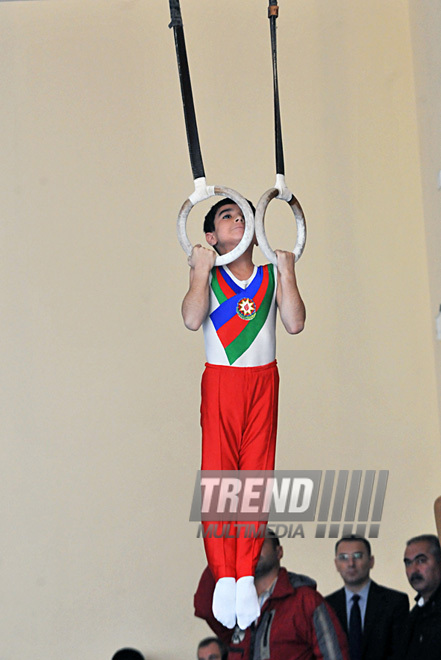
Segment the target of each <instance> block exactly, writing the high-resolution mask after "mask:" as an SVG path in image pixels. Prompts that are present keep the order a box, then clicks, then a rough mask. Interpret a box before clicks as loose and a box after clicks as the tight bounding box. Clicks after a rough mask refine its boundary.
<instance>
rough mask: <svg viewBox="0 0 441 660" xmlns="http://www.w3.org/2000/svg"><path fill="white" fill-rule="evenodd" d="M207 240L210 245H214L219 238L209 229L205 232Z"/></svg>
mask: <svg viewBox="0 0 441 660" xmlns="http://www.w3.org/2000/svg"><path fill="white" fill-rule="evenodd" d="M205 240H206V241H207V243H208V245H211V247H214V246H215V245H216V243H217V238H216V236H215V235H214V232H212V231H208V232H207V233H206V234H205Z"/></svg>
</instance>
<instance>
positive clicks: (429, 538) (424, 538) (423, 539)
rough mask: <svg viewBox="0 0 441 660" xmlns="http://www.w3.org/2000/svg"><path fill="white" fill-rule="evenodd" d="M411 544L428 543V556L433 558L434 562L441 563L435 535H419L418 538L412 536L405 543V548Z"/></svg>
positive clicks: (440, 547)
mask: <svg viewBox="0 0 441 660" xmlns="http://www.w3.org/2000/svg"><path fill="white" fill-rule="evenodd" d="M411 543H429V545H430V550H429V552H430V554H431V555H433V556H434V557H435V559H436V561H439V562H441V546H440V543H439V538H438V537H437V536H435V534H420V535H419V536H414V537H413V538H411V539H409V540H408V541H407V543H406V547H408V546H409V545H411Z"/></svg>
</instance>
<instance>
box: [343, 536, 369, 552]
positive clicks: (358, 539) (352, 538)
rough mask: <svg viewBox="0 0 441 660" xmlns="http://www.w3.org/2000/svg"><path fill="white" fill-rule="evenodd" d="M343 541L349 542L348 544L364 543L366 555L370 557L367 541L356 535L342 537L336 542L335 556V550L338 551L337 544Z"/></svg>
mask: <svg viewBox="0 0 441 660" xmlns="http://www.w3.org/2000/svg"><path fill="white" fill-rule="evenodd" d="M343 541H349V542H350V541H360V542H361V543H364V545H365V547H366V550H367V553H368V557H370V556H371V544H370V543H369V541H368V540H367V539H365V538H364V536H358V535H357V534H349V536H342V537H341V539H339V540H338V541H337V543H336V544H335V554H337V549H338V546H339V544H340V543H342V542H343Z"/></svg>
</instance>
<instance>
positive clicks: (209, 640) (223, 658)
mask: <svg viewBox="0 0 441 660" xmlns="http://www.w3.org/2000/svg"><path fill="white" fill-rule="evenodd" d="M210 644H217V645H218V647H219V651H220V654H221V660H227V656H228V649H227V647H226V646H225V644H224V643H223V641H222V640H221V639H219V637H205V639H202V640H201V641H200V642H199V644H198V651H199V649H203V648H205V647H206V646H210Z"/></svg>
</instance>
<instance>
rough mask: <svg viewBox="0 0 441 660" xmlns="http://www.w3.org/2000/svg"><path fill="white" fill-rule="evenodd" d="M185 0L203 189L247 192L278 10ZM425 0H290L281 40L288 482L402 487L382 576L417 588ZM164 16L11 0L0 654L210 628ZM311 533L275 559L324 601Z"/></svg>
mask: <svg viewBox="0 0 441 660" xmlns="http://www.w3.org/2000/svg"><path fill="white" fill-rule="evenodd" d="M425 4H427V3H425ZM429 4H430V5H431V6H432V5H433V7H434V6H435V5H434V3H429ZM182 5H183V6H182V11H183V15H184V23H185V31H186V40H187V47H188V51H189V58H190V66H191V73H192V81H193V88H194V94H195V102H196V109H197V115H198V123H199V130H200V136H201V143H202V150H203V156H204V163H205V169H206V173H207V180H208V183H212V184H215V183H216V184H220V185H226V186H230V187H233V188H235V189H237V190H238V191H240V192H241V193H242V194H244V195H245V196H247V197H249V198H252V199H253V200H255V201H256V200H257V199H258V198H259V196H260V195H261V194H262V193H263V192H264V191H265V190H266V189H268V188H270V187H272V185H273V183H274V172H275V170H274V156H273V119H272V95H271V94H272V93H271V89H272V88H271V84H272V83H271V61H270V52H269V30H268V21H267V18H266V4H265V3H262V4H261V6H260V7H259V5H260V0H259V3H258V2H256V0H243V1H242V2H241V3H239V4H238V3H236V2H233V1H232V0H218V1H217V2H206V3H203V5H201V3H199V2H196V1H195V0H186V1H185V2H184V1H183V2H182ZM416 5H417V3H413V2H411V3H410V6H411V18H412V21H410V20H409V15H408V5H407V4H406V3H403V2H401V1H399V0H390V1H389V2H387V3H385V2H383V1H380V0H371V1H370V2H368V3H353V2H352V1H349V0H333V1H332V2H329V1H328V0H326V1H325V0H322V1H319V0H310V1H309V2H306V3H305V2H300V1H299V0H290V2H287V3H283V5H282V7H281V12H280V18H279V31H278V42H279V75H280V91H281V103H282V122H283V135H284V143H285V161H286V174H287V183H288V185H289V186H290V187H291V188H292V190H293V191H294V192H295V194H296V195H297V196H298V197H299V199H300V200H301V203H302V205H303V207H304V209H305V212H306V215H307V220H308V231H309V235H308V243H307V247H306V250H305V254H304V256H303V257H302V259H301V261H300V262H299V264H298V268H297V272H298V279H299V283H300V287H301V291H302V294H303V296H304V299H305V302H306V305H307V309H308V320H307V326H306V329H305V331H304V333H302V334H301V335H299V336H298V337H288V336H287V335H285V334H284V333H283V332H282V331H281V329H279V330H280V333H279V336H278V358H279V365H280V371H281V400H280V431H279V440H278V456H277V467H279V468H284V469H300V470H308V469H318V470H330V469H335V470H344V469H347V470H353V469H361V470H367V469H372V470H380V469H387V470H389V471H390V473H389V484H388V489H387V493H386V501H385V508H384V514H383V520H382V524H381V530H380V538H379V539H378V540H376V541H375V542H374V544H373V545H374V552H375V555H376V558H377V565H376V567H375V569H374V573H373V576H374V578H375V579H377V581H379V582H383V583H386V584H387V585H389V586H392V587H395V588H397V589H401V590H406V591H408V593H409V594H410V593H412V592H411V590H410V589H409V588H408V585H407V584H406V580H405V577H404V571H403V567H402V553H403V547H404V543H405V540H406V539H407V538H408V537H409V536H411V535H414V534H417V533H421V532H427V531H429V532H433V531H434V529H435V528H434V522H433V515H432V504H433V500H434V498H435V497H436V496H437V495H439V494H440V452H439V411H438V401H439V391H438V389H437V382H436V376H437V374H436V365H438V368H439V360H440V357H439V351H440V346H439V344H436V343H435V341H434V325H433V317H434V304H435V302H434V301H435V299H436V295H437V294H436V290H437V285H436V279H434V278H435V275H434V272H436V266H435V262H436V260H437V256H438V254H439V235H438V239H437V243H435V240H434V237H435V236H436V235H435V234H434V233H431V231H432V232H433V231H435V230H434V227H435V224H436V223H438V224H439V220H438V216H439V198H437V200H436V201H435V200H434V199H432V204H429V202H428V198H427V193H425V192H424V191H425V190H426V188H425V187H424V179H425V177H424V173H425V172H428V171H429V170H428V168H429V164H428V162H427V158H428V153H429V147H428V145H429V144H430V143H431V141H432V132H431V131H430V130H429V129H428V128H427V127H426V130H425V133H424V135H423V137H424V140H422V141H421V142H420V138H421V137H422V133H420V131H419V129H420V124H421V117H423V118H424V116H425V115H424V112H427V111H428V110H427V109H428V108H429V107H430V99H431V94H433V95H434V97H436V96H437V95H438V96H439V61H435V62H434V61H433V59H432V60H430V65H431V66H432V69H431V70H430V75H428V69H427V66H426V64H427V53H428V51H427V48H428V45H427V44H425V43H423V39H422V38H421V34H422V33H421V29H422V28H421V26H419V27H416V26H415V24H414V23H415V21H417V22H421V21H424V20H425V21H426V22H430V20H432V19H433V17H432V16H431V15H430V12H427V13H426V14H425V15H424V16H423V15H422V14H421V12H420V11H419V10H418V8H417V6H416ZM433 11H435V10H433ZM169 20H170V18H169V12H168V3H167V2H166V1H165V0H164V1H163V2H161V3H157V2H152V1H151V0H41V1H39V0H34V1H22V2H20V1H19V0H17V1H14V2H0V26H1V27H0V32H1V38H0V81H1V89H2V104H1V106H0V147H1V148H0V168H1V170H0V174H1V176H0V190H1V196H0V228H1V233H0V250H1V258H0V269H1V270H0V278H1V280H0V281H1V288H0V290H1V308H2V324H1V331H0V341H1V349H2V350H1V358H2V369H1V388H2V396H1V399H0V401H1V406H2V411H1V447H2V462H1V466H2V479H1V481H0V520H1V527H2V534H1V551H0V585H1V590H0V591H1V594H2V602H3V608H2V617H1V622H0V639H1V647H0V658H1V660H16V658H23V659H28V658H29V660H30V659H31V658H32V659H33V660H40V659H41V660H43V658H45V660H52V659H53V660H59V658H61V657H62V658H63V659H64V660H77V659H78V658H82V659H84V660H96V659H98V658H100V659H101V658H102V659H103V660H107V659H109V660H110V657H111V656H112V654H113V652H114V651H115V650H116V649H118V648H120V647H122V646H126V645H131V646H135V647H138V648H140V649H141V650H142V651H143V652H144V653H145V654H146V657H147V658H148V659H149V660H160V659H163V660H171V659H172V658H176V657H180V658H181V657H189V658H191V657H193V656H194V652H195V647H196V643H197V641H198V640H199V639H200V638H201V637H202V636H205V635H206V634H207V633H208V629H207V628H206V626H205V624H204V623H203V622H201V621H197V620H195V619H194V617H193V614H192V595H193V592H194V589H195V586H196V584H197V580H198V577H199V575H200V573H201V571H202V569H203V567H204V564H205V561H204V553H203V549H202V541H201V539H197V538H196V530H197V524H196V523H189V522H188V515H189V509H190V502H191V496H192V492H193V486H194V479H195V475H196V470H197V468H198V465H199V451H200V450H199V442H200V439H199V419H198V416H199V379H200V374H201V371H202V366H203V361H204V354H203V347H202V337H201V336H200V333H190V332H188V331H186V330H185V329H184V327H183V325H182V322H181V319H180V301H181V299H182V296H183V295H184V293H185V291H186V287H187V281H188V268H187V265H186V258H185V255H184V253H183V252H182V251H181V249H180V247H179V245H178V243H177V240H176V236H175V219H176V216H177V212H178V210H179V207H180V205H181V204H182V202H183V201H184V200H185V199H186V197H187V196H188V195H189V194H190V193H191V192H192V190H193V182H192V177H191V170H190V165H189V159H188V154H187V145H186V138H185V130H184V122H183V113H182V107H181V101H180V92H179V84H178V76H177V68H176V61H175V53H174V43H173V34H172V31H171V30H168V28H167V25H168V22H169ZM411 23H412V24H413V26H414V28H415V29H416V31H415V30H414V32H413V33H412V35H411V30H410V28H411ZM418 25H419V23H418ZM411 36H412V39H411ZM431 39H432V40H433V44H435V43H437V32H436V30H434V31H433V34H432V36H431ZM429 45H430V44H429ZM425 49H426V50H425ZM414 65H415V66H414ZM434 87H436V88H437V89H433V88H434ZM415 89H417V90H419V92H418V93H417V94H416V92H415ZM421 90H422V92H421ZM421 94H423V95H424V100H425V104H424V106H425V108H424V111H423V114H422V115H421V114H418V113H421V111H422V108H421ZM437 116H439V113H437ZM434 123H435V122H433V124H432V126H433V131H434V134H435V135H436V139H437V140H439V137H440V135H439V128H438V127H436V126H434ZM434 140H435V138H434ZM422 145H423V146H422ZM434 145H435V142H433V145H432V148H433V149H436V147H435V146H434ZM423 147H425V148H423ZM438 153H439V150H438ZM435 167H436V168H438V167H439V164H438V163H435ZM433 175H434V180H436V172H435V173H433ZM431 176H432V175H431ZM422 181H423V184H422ZM273 205H274V206H273ZM273 205H272V206H271V211H270V214H269V219H268V225H269V236H270V240H271V242H272V244H273V245H274V246H280V247H288V246H289V245H292V243H293V241H294V229H293V223H292V218H291V215H290V212H289V210H288V209H287V208H285V207H286V205H284V204H282V203H280V202H274V203H273ZM201 206H202V205H201ZM201 216H202V210H201V211H200V210H199V209H195V210H194V211H193V212H192V214H191V216H190V221H189V225H190V228H189V231H190V234H191V236H192V237H193V240H194V241H196V240H200V236H201V235H200V231H199V227H200V225H201ZM426 239H427V243H426ZM426 246H428V247H426ZM256 256H257V255H256ZM438 272H439V271H438ZM438 295H439V280H438ZM435 311H436V310H435ZM438 375H439V374H438ZM438 387H439V386H438ZM304 528H305V538H304V539H302V538H296V539H287V540H286V541H285V542H284V546H285V560H284V563H285V565H286V566H287V567H288V568H290V569H291V570H296V571H298V572H303V573H307V574H309V575H311V576H313V577H315V578H316V579H317V580H318V583H319V589H320V590H321V591H322V592H323V593H328V592H330V591H331V590H334V589H336V588H338V587H339V586H340V579H339V576H338V575H337V574H336V573H335V570H334V568H333V561H332V558H333V544H334V542H333V540H332V539H315V538H314V525H313V524H309V525H308V524H305V526H304Z"/></svg>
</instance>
